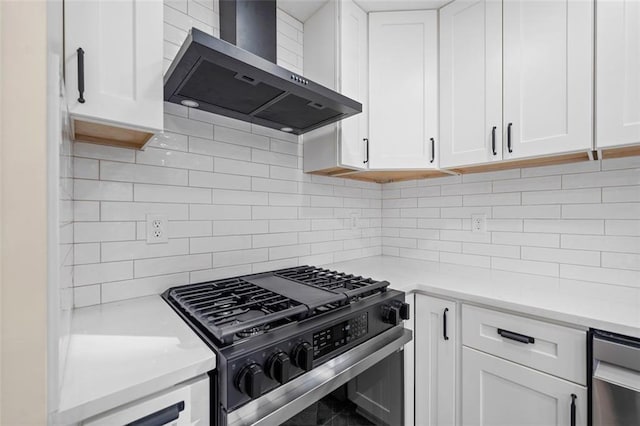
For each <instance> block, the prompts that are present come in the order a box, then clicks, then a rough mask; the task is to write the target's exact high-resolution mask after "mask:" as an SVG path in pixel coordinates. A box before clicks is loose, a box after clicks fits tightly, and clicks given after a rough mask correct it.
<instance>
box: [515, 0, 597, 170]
mask: <svg viewBox="0 0 640 426" xmlns="http://www.w3.org/2000/svg"><path fill="white" fill-rule="evenodd" d="M593 9H594V7H593V1H587V0H582V1H575V0H554V1H531V0H509V1H504V2H503V22H504V25H503V28H504V31H503V34H504V36H503V37H504V40H503V41H504V52H503V57H504V120H503V123H504V124H503V126H504V132H505V142H506V144H505V145H506V146H505V150H504V156H505V158H523V157H534V156H542V155H548V154H556V153H562V152H571V151H578V150H588V149H591V147H592V146H593V135H592V128H593V124H592V123H593V122H592V116H593V89H592V88H593Z"/></svg>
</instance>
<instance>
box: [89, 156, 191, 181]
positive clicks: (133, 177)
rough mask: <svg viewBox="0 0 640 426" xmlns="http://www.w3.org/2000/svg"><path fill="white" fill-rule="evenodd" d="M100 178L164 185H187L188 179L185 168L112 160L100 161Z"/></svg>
mask: <svg viewBox="0 0 640 426" xmlns="http://www.w3.org/2000/svg"><path fill="white" fill-rule="evenodd" d="M100 179H102V180H103V181H108V180H115V181H121V182H137V183H154V184H166V185H187V183H188V181H189V178H188V172H187V170H180V169H172V168H169V167H156V166H145V165H142V164H131V163H118V162H114V161H101V162H100Z"/></svg>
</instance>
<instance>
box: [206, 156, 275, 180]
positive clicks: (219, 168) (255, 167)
mask: <svg viewBox="0 0 640 426" xmlns="http://www.w3.org/2000/svg"><path fill="white" fill-rule="evenodd" d="M213 167H214V170H215V171H216V172H218V173H228V174H232V175H243V176H258V177H269V166H268V165H266V164H257V163H251V162H248V161H238V160H230V159H227V158H217V157H216V158H214V160H213Z"/></svg>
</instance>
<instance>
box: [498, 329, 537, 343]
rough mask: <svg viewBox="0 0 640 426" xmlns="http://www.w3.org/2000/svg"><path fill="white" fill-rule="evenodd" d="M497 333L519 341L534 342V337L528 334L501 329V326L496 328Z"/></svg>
mask: <svg viewBox="0 0 640 426" xmlns="http://www.w3.org/2000/svg"><path fill="white" fill-rule="evenodd" d="M498 334H499V335H501V336H502V337H504V338H505V339H511V340H515V341H516V342H520V343H526V344H529V343H535V342H536V339H534V338H533V337H530V336H525V335H524V334H519V333H514V332H513V331H507V330H503V329H501V328H499V329H498Z"/></svg>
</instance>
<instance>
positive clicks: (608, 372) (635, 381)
mask: <svg viewBox="0 0 640 426" xmlns="http://www.w3.org/2000/svg"><path fill="white" fill-rule="evenodd" d="M593 378H594V379H595V380H600V381H602V382H607V383H611V384H613V385H616V386H621V387H623V388H627V389H629V390H632V391H634V392H638V393H640V371H635V370H629V369H627V368H623V367H619V366H617V365H614V364H609V363H608V362H604V361H598V362H597V365H596V368H595V371H594V372H593Z"/></svg>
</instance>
